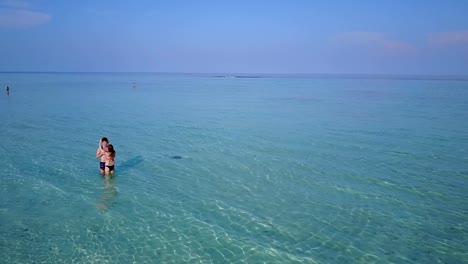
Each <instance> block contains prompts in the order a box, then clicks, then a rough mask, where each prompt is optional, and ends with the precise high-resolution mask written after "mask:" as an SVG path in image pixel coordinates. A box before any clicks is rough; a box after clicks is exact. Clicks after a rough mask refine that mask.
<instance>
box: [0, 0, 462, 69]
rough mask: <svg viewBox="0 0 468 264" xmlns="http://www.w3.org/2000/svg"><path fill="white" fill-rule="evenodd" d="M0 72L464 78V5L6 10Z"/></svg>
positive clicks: (417, 0)
mask: <svg viewBox="0 0 468 264" xmlns="http://www.w3.org/2000/svg"><path fill="white" fill-rule="evenodd" d="M0 35H1V41H0V71H126V72H132V71H138V72H201V73H203V72H210V73H223V72H235V73H371V74H373V73H374V74H468V1H466V0H459V1H457V0H447V1H442V0H439V1H431V0H427V1H423V0H412V1H408V0H401V1H400V0H393V1H386V0H374V1H366V0H362V1H351V0H349V1H347V0H342V1H336V0H335V1H333V0H329V1H313V0H306V1H300V0H290V1H276V0H271V1H255V0H252V1H242V0H238V1H223V0H218V1H204V0H199V1H188V0H187V1H177V0H175V1H150V0H140V1H118V0H117V1H107V0H99V1H91V0H84V1H47V0H29V1H28V0H26V1H19V0H0Z"/></svg>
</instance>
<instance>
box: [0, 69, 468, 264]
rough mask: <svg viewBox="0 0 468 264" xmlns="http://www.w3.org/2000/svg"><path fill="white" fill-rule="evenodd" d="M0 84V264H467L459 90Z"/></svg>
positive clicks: (165, 78) (467, 197)
mask: <svg viewBox="0 0 468 264" xmlns="http://www.w3.org/2000/svg"><path fill="white" fill-rule="evenodd" d="M0 81H1V82H2V86H3V85H4V84H5V85H6V84H9V85H10V87H11V94H10V96H6V94H5V93H4V92H2V93H1V94H0V139H1V141H0V142H1V144H0V252H1V260H0V262H4V263H32V262H37V263H106V262H108V263H132V262H136V263H145V262H153V263H167V262H169V263H170V262H174V263H186V262H190V263H210V262H212V263H262V262H266V263H386V262H395V263H467V262H468V252H467V250H466V248H468V221H467V220H468V192H467V191H468V189H467V188H468V134H467V131H468V122H467V120H468V82H466V81H450V80H384V79H358V78H353V79H340V78H318V77H316V78H306V77H302V78H255V79H250V78H213V77H209V76H201V75H163V74H123V73H121V74H20V73H15V74H13V73H8V74H7V73H3V74H0ZM132 82H136V84H137V88H136V89H135V90H133V89H132V88H131V83H132ZM102 136H107V137H109V139H110V141H111V143H112V144H114V146H115V149H116V151H117V157H116V176H115V177H114V178H111V179H109V178H102V177H101V176H100V175H99V173H98V172H99V170H98V161H97V160H96V159H95V158H94V155H95V151H96V148H97V144H98V140H99V138H100V137H102ZM173 156H180V157H182V158H181V159H173Z"/></svg>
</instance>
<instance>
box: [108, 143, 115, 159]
mask: <svg viewBox="0 0 468 264" xmlns="http://www.w3.org/2000/svg"><path fill="white" fill-rule="evenodd" d="M107 150H108V151H109V152H110V156H111V157H112V158H115V150H114V146H112V144H109V145H108V146H107Z"/></svg>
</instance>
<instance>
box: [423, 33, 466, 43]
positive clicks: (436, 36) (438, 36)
mask: <svg viewBox="0 0 468 264" xmlns="http://www.w3.org/2000/svg"><path fill="white" fill-rule="evenodd" d="M428 41H429V44H431V45H436V46H445V45H454V44H463V45H468V30H462V31H452V32H440V33H432V34H429V38H428Z"/></svg>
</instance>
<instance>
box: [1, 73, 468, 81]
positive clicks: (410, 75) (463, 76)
mask: <svg viewBox="0 0 468 264" xmlns="http://www.w3.org/2000/svg"><path fill="white" fill-rule="evenodd" d="M2 73H13V74H15V73H33V74H34V73H38V74H40V73H70V74H80V73H81V74H90V73H91V74H94V73H95V74H106V73H121V74H138V73H142V74H187V75H212V76H211V77H247V78H248V77H252V78H253V77H260V78H261V77H292V76H297V77H300V76H302V77H307V76H310V77H313V76H315V77H326V76H330V77H361V78H362V77H375V79H380V78H386V77H387V78H388V77H394V79H408V80H463V81H467V80H468V74H437V73H424V74H421V73H418V74H413V73H245V72H164V71H0V74H2ZM398 77H399V78H398Z"/></svg>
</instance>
